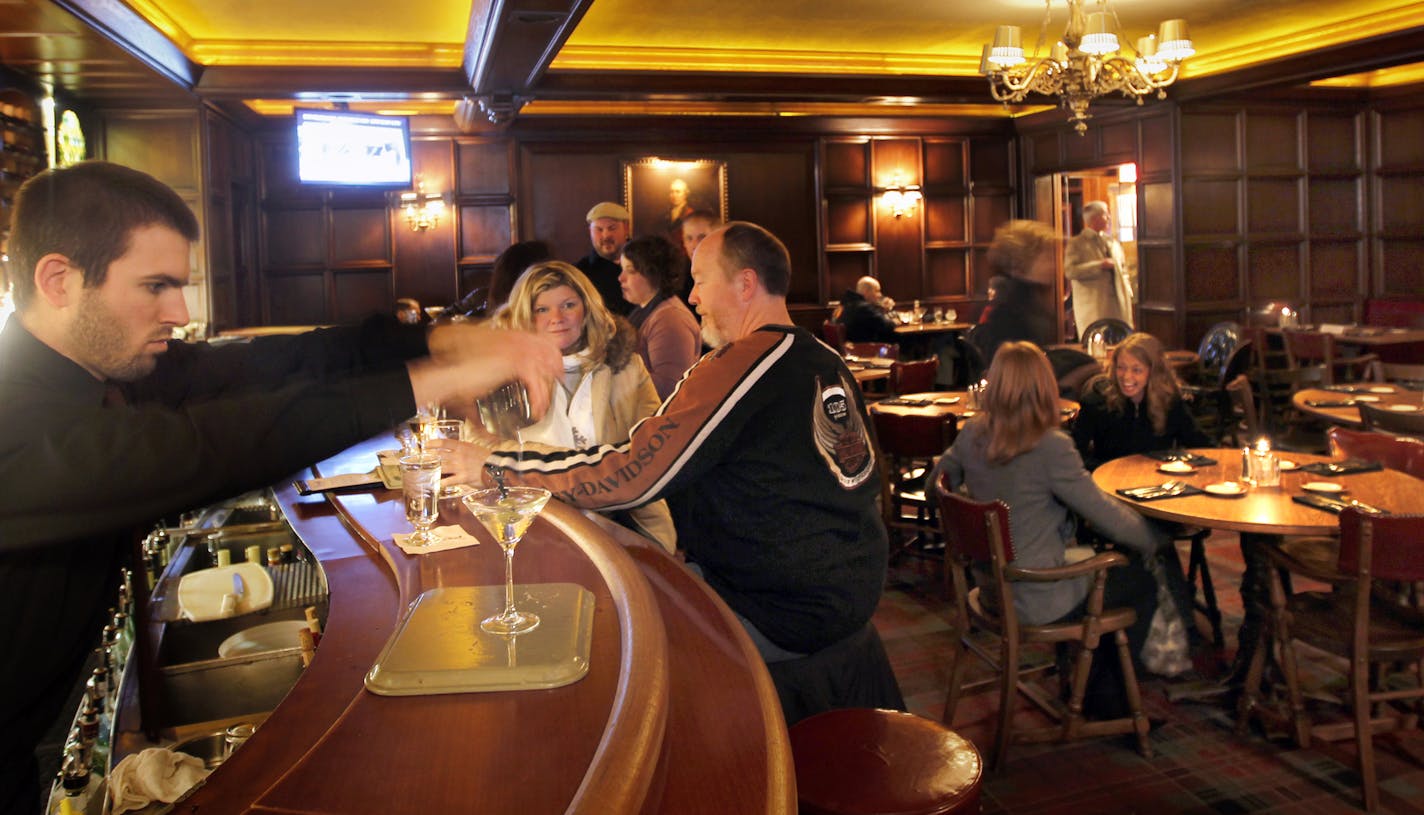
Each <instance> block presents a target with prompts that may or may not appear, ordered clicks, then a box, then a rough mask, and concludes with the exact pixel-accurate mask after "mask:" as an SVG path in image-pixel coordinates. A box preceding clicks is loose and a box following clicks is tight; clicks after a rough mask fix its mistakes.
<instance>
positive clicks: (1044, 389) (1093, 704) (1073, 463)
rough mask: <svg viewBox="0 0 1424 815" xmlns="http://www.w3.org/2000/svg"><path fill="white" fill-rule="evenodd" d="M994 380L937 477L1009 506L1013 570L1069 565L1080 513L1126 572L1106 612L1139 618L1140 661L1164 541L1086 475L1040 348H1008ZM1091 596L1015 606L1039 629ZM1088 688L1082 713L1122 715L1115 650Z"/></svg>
mask: <svg viewBox="0 0 1424 815" xmlns="http://www.w3.org/2000/svg"><path fill="white" fill-rule="evenodd" d="M988 379H989V386H988V388H987V389H986V391H985V393H984V397H983V402H982V403H981V404H982V405H983V410H982V411H981V412H980V413H979V414H978V415H976V416H974V417H973V418H972V419H970V420H969V421H968V422H966V423H965V425H964V428H963V429H962V430H960V432H959V435H958V437H956V438H955V440H954V445H953V446H952V447H950V448H949V450H947V451H946V452H945V454H944V455H943V456H942V457H941V458H940V460H939V462H938V463H937V464H936V465H935V474H934V476H933V477H934V478H936V479H937V478H938V474H939V473H940V472H943V473H945V474H947V475H948V477H949V484H950V486H951V488H953V489H956V490H960V491H963V492H967V493H968V494H969V496H970V497H972V498H974V499H975V500H976V501H993V500H1001V501H1003V502H1004V503H1005V504H1007V505H1008V506H1009V525H1010V528H1011V529H1012V534H1013V538H1014V551H1015V554H1016V555H1017V558H1016V559H1015V561H1014V565H1016V566H1021V567H1024V568H1033V569H1042V568H1051V567H1057V566H1062V565H1064V563H1065V554H1064V553H1065V550H1066V549H1067V547H1069V546H1071V545H1073V544H1074V543H1075V539H1074V534H1075V530H1074V519H1073V513H1077V514H1078V515H1079V516H1081V517H1083V518H1084V519H1085V520H1087V521H1089V522H1090V523H1092V524H1093V526H1094V527H1096V528H1097V529H1099V530H1102V531H1103V532H1104V533H1105V534H1107V535H1108V536H1109V537H1110V538H1111V539H1112V540H1113V541H1114V542H1115V543H1117V544H1118V545H1119V547H1120V549H1122V550H1123V551H1124V554H1127V556H1128V559H1129V565H1127V566H1126V567H1121V568H1116V569H1111V570H1109V571H1108V582H1107V591H1106V594H1105V599H1104V604H1105V605H1106V606H1107V607H1115V606H1132V607H1133V608H1134V609H1136V610H1137V622H1136V623H1134V624H1133V626H1132V627H1131V628H1129V629H1127V636H1128V640H1129V645H1130V649H1131V651H1132V654H1133V658H1134V659H1137V658H1138V656H1139V655H1140V653H1141V651H1142V644H1143V642H1144V640H1145V639H1146V637H1147V630H1148V627H1149V626H1150V624H1151V621H1152V615H1153V612H1154V611H1155V610H1156V608H1157V584H1156V581H1155V580H1154V579H1153V577H1152V575H1151V574H1150V573H1148V572H1147V571H1146V570H1145V569H1144V568H1143V565H1142V558H1144V557H1153V556H1155V555H1156V554H1157V552H1158V550H1159V549H1160V548H1162V547H1164V546H1166V545H1167V544H1168V538H1167V536H1166V534H1165V533H1164V532H1162V531H1161V530H1159V529H1157V528H1156V527H1154V526H1152V525H1151V524H1149V523H1148V522H1147V521H1146V520H1145V519H1143V518H1142V516H1140V515H1138V514H1137V513H1135V512H1133V511H1131V510H1129V509H1128V508H1127V507H1124V506H1122V505H1121V504H1119V503H1118V502H1117V501H1115V500H1114V499H1112V498H1110V497H1109V496H1107V495H1105V494H1104V493H1103V492H1102V490H1100V489H1099V488H1098V486H1097V485H1096V484H1094V483H1093V480H1092V478H1091V477H1089V475H1088V472H1087V470H1085V469H1083V461H1082V459H1080V458H1079V457H1078V451H1077V449H1076V448H1074V446H1073V441H1072V439H1070V438H1068V435H1067V434H1066V433H1064V432H1063V431H1062V430H1061V429H1060V428H1059V426H1058V416H1059V414H1058V385H1057V382H1056V381H1055V380H1054V378H1053V370H1052V368H1051V367H1050V366H1049V364H1048V358H1047V357H1046V356H1045V355H1044V353H1043V351H1042V350H1041V349H1039V348H1038V347H1037V346H1035V345H1033V344H1032V343H1028V342H1006V343H1004V344H1003V346H1002V347H1000V349H999V352H998V353H997V354H996V355H995V356H994V361H993V363H992V364H991V365H990V366H989V375H988ZM932 483H933V482H932ZM1088 589H1089V585H1088V581H1087V578H1082V579H1080V580H1076V581H1057V582H1053V583H1020V584H1018V585H1017V586H1016V587H1015V591H1014V604H1015V608H1016V610H1017V611H1018V614H1019V618H1020V620H1022V621H1023V622H1025V623H1028V624H1030V625H1042V624H1046V623H1051V622H1054V621H1057V620H1060V619H1064V618H1072V617H1073V616H1075V615H1077V614H1080V613H1081V612H1082V608H1083V603H1084V602H1085V600H1086V599H1087V596H1088ZM1089 681H1090V687H1089V692H1088V698H1087V701H1086V702H1085V708H1086V709H1087V710H1088V711H1090V712H1091V713H1093V714H1095V715H1098V716H1101V717H1103V718H1116V717H1117V715H1119V714H1121V713H1122V708H1121V706H1122V705H1123V693H1122V682H1123V680H1122V673H1121V668H1120V667H1118V663H1117V658H1116V657H1115V656H1113V655H1111V649H1105V650H1100V651H1099V652H1098V654H1097V655H1096V657H1095V659H1094V664H1093V673H1092V675H1091V678H1090V680H1089Z"/></svg>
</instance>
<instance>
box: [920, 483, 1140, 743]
mask: <svg viewBox="0 0 1424 815" xmlns="http://www.w3.org/2000/svg"><path fill="white" fill-rule="evenodd" d="M948 490H949V482H948V480H947V478H941V480H940V484H939V493H940V494H939V504H940V513H939V516H940V523H941V525H942V526H943V528H944V536H945V552H946V561H945V570H944V571H945V575H946V582H947V583H948V586H949V593H950V602H951V605H952V612H951V613H952V614H953V625H954V629H955V633H956V635H957V639H958V643H957V645H956V646H954V647H953V648H952V649H951V651H950V665H949V691H948V694H947V698H946V700H945V707H944V721H945V723H947V724H952V723H953V721H954V711H955V708H957V707H958V706H959V697H960V693H961V684H962V683H963V681H964V669H965V663H966V662H967V659H966V657H967V656H968V654H969V653H970V652H973V653H974V654H975V655H976V656H978V657H980V658H981V659H983V660H985V661H986V662H988V663H989V664H990V665H991V666H992V667H993V668H994V669H995V670H996V671H997V672H998V674H999V726H998V731H997V732H996V734H995V737H994V749H993V752H992V754H991V757H990V762H989V766H990V767H991V768H997V767H1000V766H1002V765H1003V763H1004V759H1005V757H1006V756H1007V755H1008V748H1009V744H1010V743H1011V742H1043V741H1067V740H1069V739H1074V738H1078V737H1080V736H1106V735H1114V734H1120V733H1135V734H1136V735H1137V745H1138V749H1139V750H1140V751H1141V752H1142V754H1143V755H1144V756H1151V755H1152V747H1151V745H1150V744H1149V743H1148V740H1147V730H1148V727H1149V724H1148V721H1147V716H1146V714H1144V713H1143V711H1142V697H1141V694H1140V693H1139V691H1138V688H1137V675H1136V673H1135V672H1134V671H1133V667H1132V655H1131V654H1130V653H1129V652H1128V647H1127V633H1126V630H1125V629H1127V627H1128V626H1130V625H1132V624H1133V622H1134V621H1135V620H1136V619H1137V614H1136V612H1135V611H1133V610H1132V609H1131V608H1111V609H1104V608H1103V589H1104V587H1105V586H1106V584H1107V570H1108V569H1109V568H1112V567H1114V566H1122V565H1125V564H1126V563H1127V558H1126V557H1124V556H1123V555H1122V554H1121V553H1119V552H1103V553H1100V554H1097V555H1094V556H1093V557H1091V558H1088V559H1086V560H1081V561H1078V562H1077V563H1073V564H1071V565H1067V566H1060V567H1057V568H1053V569H1023V568H1019V567H1017V566H1014V565H1013V561H1014V557H1015V554H1014V544H1013V539H1012V535H1011V533H1010V531H1009V508H1008V507H1007V506H1006V505H1005V504H1004V503H1003V502H1002V501H992V502H988V503H985V502H980V501H974V500H971V499H969V498H965V497H963V496H960V495H955V494H953V493H950V492H948ZM971 564H978V565H979V566H980V567H981V573H982V567H984V566H987V567H988V568H989V571H990V575H991V577H990V579H989V581H988V583H987V585H982V586H979V587H976V588H974V589H972V590H970V589H968V587H967V582H966V579H965V567H967V566H969V565H971ZM1084 576H1090V577H1091V578H1092V588H1091V589H1090V590H1089V593H1088V600H1087V605H1086V611H1085V612H1084V614H1083V616H1082V617H1080V618H1078V619H1076V620H1072V621H1068V622H1057V623H1049V624H1048V625H1023V624H1020V623H1019V621H1018V613H1017V612H1016V611H1015V609H1014V590H1013V587H1014V584H1016V583H1020V582H1043V581H1056V580H1067V579H1072V578H1081V577H1084ZM974 629H978V630H981V631H987V632H989V633H991V634H993V635H994V636H996V637H997V638H998V640H999V653H998V655H997V658H996V657H994V656H993V655H990V654H987V653H985V652H983V651H982V650H980V649H979V648H978V646H976V645H974V644H973V643H972V642H971V641H970V639H969V635H970V633H971V631H972V630H974ZM1105 634H1109V635H1111V636H1112V640H1113V642H1114V643H1115V644H1116V645H1117V652H1118V658H1119V660H1120V661H1121V665H1122V674H1123V681H1124V684H1125V685H1126V688H1125V690H1126V694H1127V703H1128V707H1129V709H1130V710H1131V711H1132V715H1131V716H1130V717H1127V718H1122V719H1110V720H1106V721H1087V720H1086V719H1084V718H1083V697H1084V696H1085V695H1086V693H1087V689H1088V671H1089V668H1090V667H1091V665H1092V660H1093V652H1094V651H1096V650H1097V648H1098V644H1099V641H1100V640H1101V638H1102V637H1103V635H1105ZM1059 642H1064V643H1074V644H1076V645H1077V646H1078V647H1079V651H1078V654H1077V660H1076V664H1075V665H1074V667H1073V672H1072V682H1071V690H1070V693H1069V699H1068V703H1067V706H1066V707H1065V706H1064V705H1063V704H1062V703H1061V702H1058V701H1057V699H1056V698H1050V697H1049V696H1048V695H1045V693H1044V691H1043V689H1042V688H1040V687H1038V686H1037V685H1034V684H1031V683H1028V682H1023V681H1021V679H1020V670H1019V656H1020V650H1021V649H1022V647H1023V646H1024V645H1026V644H1030V643H1059ZM1016 692H1017V693H1023V694H1024V695H1025V696H1027V697H1028V698H1029V700H1030V701H1032V702H1033V703H1034V704H1035V705H1036V706H1038V707H1039V708H1040V709H1041V710H1043V711H1044V712H1045V713H1047V714H1048V715H1049V716H1050V717H1052V718H1053V719H1055V721H1056V723H1055V724H1054V725H1052V726H1048V727H1039V728H1033V729H1029V730H1020V731H1018V732H1014V730H1013V720H1014V708H1015V704H1014V702H1015V699H1016V698H1017V697H1016V695H1015V694H1016Z"/></svg>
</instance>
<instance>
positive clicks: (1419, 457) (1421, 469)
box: [1325, 427, 1424, 479]
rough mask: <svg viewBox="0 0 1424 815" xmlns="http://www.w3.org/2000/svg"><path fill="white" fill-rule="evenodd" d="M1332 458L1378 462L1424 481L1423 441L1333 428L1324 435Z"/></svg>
mask: <svg viewBox="0 0 1424 815" xmlns="http://www.w3.org/2000/svg"><path fill="white" fill-rule="evenodd" d="M1325 438H1326V440H1327V441H1329V442H1330V455H1332V456H1334V457H1336V458H1363V459H1369V460H1371V461H1378V462H1379V463H1381V464H1383V465H1384V466H1386V467H1389V468H1390V469H1392V470H1399V471H1400V472H1403V473H1409V474H1410V475H1412V476H1414V477H1415V478H1421V479H1424V440H1420V439H1416V438H1413V437H1411V436H1395V435H1391V434H1389V433H1374V432H1370V431H1360V430H1351V429H1349V428H1346V427H1332V428H1330V430H1328V431H1327V432H1326V434H1325Z"/></svg>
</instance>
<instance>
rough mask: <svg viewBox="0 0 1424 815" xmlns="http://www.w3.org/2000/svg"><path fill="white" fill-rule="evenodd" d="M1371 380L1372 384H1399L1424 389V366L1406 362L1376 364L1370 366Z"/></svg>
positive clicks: (1381, 362)
mask: <svg viewBox="0 0 1424 815" xmlns="http://www.w3.org/2000/svg"><path fill="white" fill-rule="evenodd" d="M1369 379H1370V380H1371V381H1372V382H1398V383H1403V384H1406V385H1412V386H1414V387H1416V388H1418V387H1424V365H1411V364H1409V363H1405V362H1383V361H1380V362H1376V363H1374V364H1373V365H1371V366H1370V374H1369Z"/></svg>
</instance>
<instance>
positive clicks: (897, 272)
mask: <svg viewBox="0 0 1424 815" xmlns="http://www.w3.org/2000/svg"><path fill="white" fill-rule="evenodd" d="M862 126H863V127H864V129H865V130H873V131H875V132H884V131H886V130H890V131H894V130H897V129H901V127H903V129H905V130H907V131H918V132H913V133H912V135H910V136H908V137H903V138H890V139H882V138H879V137H872V136H868V135H863V134H862V133H861V132H857V131H858V130H859V129H860V128H861V127H862ZM966 131H967V134H966ZM413 132H414V133H415V136H414V137H413V145H412V148H413V155H414V161H415V172H416V175H417V177H418V178H419V179H420V180H422V181H423V182H424V183H425V187H426V189H427V190H428V191H432V190H433V191H441V192H443V191H451V196H452V201H453V204H454V206H453V207H452V208H451V212H450V215H449V217H447V218H446V219H444V220H442V222H441V223H440V224H439V225H438V226H436V227H435V228H433V229H431V230H429V231H426V232H419V233H417V232H412V231H411V230H410V229H408V228H407V227H406V225H405V223H404V220H403V218H401V217H400V215H399V213H398V212H397V211H395V210H394V209H393V208H392V206H391V204H392V201H391V197H392V196H391V195H390V194H388V193H382V192H377V191H362V190H331V189H325V190H323V189H310V188H305V187H303V186H302V185H301V184H300V183H298V182H297V180H296V168H295V145H294V144H293V134H292V128H290V127H287V126H286V125H285V123H284V124H282V125H275V126H274V127H273V128H272V129H270V130H268V131H266V132H264V133H262V134H261V135H260V137H259V140H258V143H259V147H260V149H259V156H260V159H259V163H260V165H261V166H260V169H261V178H262V183H261V225H260V230H259V233H260V251H259V253H258V254H259V263H260V267H261V281H262V285H261V302H262V307H261V315H260V319H261V320H262V321H263V322H267V323H301V324H306V323H328V322H340V321H343V320H349V319H352V318H354V317H356V316H358V315H359V314H361V313H364V312H366V311H369V310H372V309H387V308H390V307H391V304H392V303H393V302H394V300H395V299H396V298H397V297H414V298H416V299H418V300H420V301H421V302H422V303H425V304H445V303H449V302H452V301H454V300H455V299H457V298H458V297H459V296H462V295H464V294H465V293H468V292H469V291H471V290H473V289H476V288H480V287H483V286H485V285H487V283H488V274H489V270H490V266H491V264H492V262H493V260H494V258H495V256H496V255H497V254H498V253H499V252H500V251H501V250H503V249H504V248H505V247H506V246H508V245H509V244H510V243H511V242H512V241H515V240H527V239H536V238H537V239H541V240H545V241H548V242H549V243H550V245H551V246H552V247H553V249H554V252H555V255H556V256H557V257H560V258H564V259H566V260H570V261H572V260H575V259H577V258H579V257H582V256H584V255H586V254H587V253H588V252H589V251H590V246H589V239H588V227H587V224H586V223H585V221H584V215H585V213H586V212H587V211H588V208H589V207H590V206H592V205H593V204H595V203H597V202H599V201H607V200H611V201H620V200H622V195H623V178H622V168H623V164H624V162H626V161H632V160H636V159H640V158H646V157H650V156H658V157H662V158H702V159H714V160H718V161H723V162H725V163H726V165H727V177H728V185H727V186H728V190H727V192H728V215H729V216H730V217H731V218H734V219H738V220H748V221H753V222H756V223H759V224H761V225H763V226H765V227H767V228H768V229H770V230H771V231H772V232H773V233H775V234H776V235H777V236H778V237H780V238H781V239H782V240H783V241H784V242H785V243H786V246H787V250H788V251H789V252H790V254H791V259H792V269H793V273H792V284H791V291H790V297H789V299H790V301H791V303H792V304H793V311H795V312H796V313H797V315H798V321H801V322H803V323H804V324H807V325H810V324H813V323H818V322H819V320H820V318H821V316H822V315H823V314H824V313H825V310H826V309H825V305H824V304H825V303H826V302H827V301H828V300H829V299H832V298H834V297H836V296H838V295H839V293H840V292H841V291H843V290H844V289H845V288H846V287H847V286H848V285H849V284H848V283H847V281H849V283H853V282H854V279H855V277H858V276H859V275H861V274H865V273H875V272H876V271H877V270H878V271H879V273H881V274H889V275H890V278H891V279H890V280H889V282H887V289H888V290H890V291H891V292H892V293H893V294H894V296H895V297H897V298H899V299H902V300H905V301H909V300H912V299H915V298H919V299H922V300H930V301H934V300H943V301H945V302H950V301H953V300H955V299H960V300H963V299H965V298H968V297H971V296H972V295H973V294H974V293H975V292H978V293H979V294H980V295H981V296H982V292H983V290H984V286H985V281H984V280H983V279H979V278H982V277H984V275H983V273H982V271H981V272H980V273H978V275H977V277H976V273H975V269H976V266H975V263H974V261H973V256H974V254H975V253H976V252H979V251H982V249H983V247H984V246H985V245H986V244H987V241H988V239H989V237H990V236H991V235H992V232H993V228H994V227H995V226H997V225H998V223H1000V222H1002V220H1004V219H1006V218H1007V217H1008V214H1009V213H1010V212H1011V211H1012V210H1013V201H1014V187H1013V178H1014V176H1013V167H1012V156H1013V150H1012V149H1011V130H1010V129H1009V127H1008V125H1007V124H1005V123H995V122H991V123H988V124H985V123H983V122H982V121H979V122H970V123H968V124H966V123H964V122H950V123H947V124H944V125H927V124H926V123H925V122H923V121H914V122H906V123H904V124H903V125H896V124H895V123H893V122H892V123H890V124H889V125H887V123H886V122H884V121H880V120H877V121H874V122H857V121H850V122H839V121H817V122H799V123H796V124H795V125H792V126H789V127H788V126H786V125H785V123H784V122H781V121H778V120H768V121H765V122H757V123H755V124H749V123H747V122H740V121H739V122H735V123H728V122H724V121H718V120H698V119H678V120H661V119H660V120H656V121H644V120H631V121H626V122H623V121H620V122H616V123H613V124H610V123H606V122H591V121H588V120H537V119H534V120H528V121H526V120H521V121H519V122H517V123H516V124H515V125H514V126H513V127H512V128H511V129H509V130H507V131H504V132H502V133H496V134H490V135H480V136H469V135H464V134H460V133H457V132H454V130H453V127H452V126H451V123H449V122H447V121H444V120H442V119H440V118H436V117H432V118H430V119H428V120H427V119H420V120H417V121H416V122H414V123H413ZM842 147H844V151H842V150H841V148H842ZM857 152H859V153H862V154H863V155H861V156H860V157H859V158H853V157H852V155H853V154H854V153H857ZM846 161H849V162H850V165H849V166H842V165H843V162H846ZM856 162H859V169H857V168H856V166H855V165H856ZM894 169H902V170H903V171H904V173H905V177H906V181H907V183H918V184H921V185H922V186H923V188H924V190H923V191H924V196H925V200H924V201H922V202H921V206H920V207H919V209H918V210H917V212H916V213H915V215H914V216H913V217H912V218H907V219H898V220H897V219H895V218H893V216H891V215H890V214H889V213H886V212H881V211H880V209H881V208H879V207H877V205H876V201H877V187H879V186H882V185H884V184H885V183H888V176H887V178H886V179H883V180H882V179H881V178H880V177H879V175H880V174H884V172H882V171H885V172H889V171H891V170H894ZM828 179H829V180H828ZM847 179H853V180H847ZM971 190H972V192H971ZM824 191H829V192H824ZM833 199H834V200H836V201H837V202H838V204H837V205H836V206H835V207H830V206H827V209H828V210H834V215H833V218H834V220H829V219H823V217H822V208H821V207H818V206H817V202H818V201H819V202H823V203H824V202H826V201H830V200H833ZM842 201H843V202H844V204H845V206H843V207H842V206H840V203H839V202H842ZM857 211H858V212H859V215H856V214H855V212H857ZM849 234H854V235H855V236H856V237H854V238H853V239H848V240H849V241H850V242H853V243H854V244H855V248H854V249H852V250H850V251H847V250H846V249H845V247H844V246H843V245H841V244H844V243H846V242H847V241H842V240H839V238H837V237H832V235H836V236H842V235H849ZM828 245H829V246H830V247H831V248H830V250H829V251H823V250H824V249H825V247H827V246H828ZM979 266H980V267H982V264H980V265H979Z"/></svg>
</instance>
